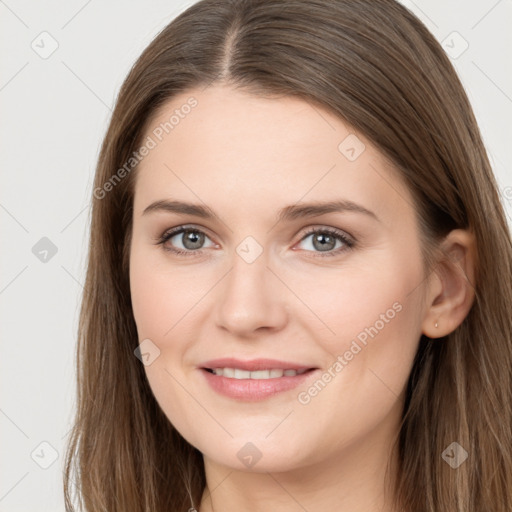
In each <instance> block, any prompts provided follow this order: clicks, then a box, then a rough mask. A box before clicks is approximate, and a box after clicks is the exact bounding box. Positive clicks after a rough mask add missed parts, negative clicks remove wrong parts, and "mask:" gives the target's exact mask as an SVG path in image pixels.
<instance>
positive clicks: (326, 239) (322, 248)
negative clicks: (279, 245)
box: [301, 228, 355, 258]
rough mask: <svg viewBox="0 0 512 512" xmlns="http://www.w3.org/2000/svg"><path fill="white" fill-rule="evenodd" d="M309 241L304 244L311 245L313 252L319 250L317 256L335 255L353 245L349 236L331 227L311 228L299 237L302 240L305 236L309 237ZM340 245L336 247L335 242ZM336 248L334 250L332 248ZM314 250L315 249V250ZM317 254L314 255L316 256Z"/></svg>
mask: <svg viewBox="0 0 512 512" xmlns="http://www.w3.org/2000/svg"><path fill="white" fill-rule="evenodd" d="M311 236H312V238H311V243H309V244H306V245H309V247H313V252H319V253H323V254H318V256H319V257H321V258H323V257H329V256H337V255H339V254H340V253H342V252H345V251H347V250H349V249H352V248H353V247H354V246H355V242H354V241H353V239H352V238H349V237H348V236H347V235H346V234H345V233H343V232H342V231H338V230H337V229H333V228H313V229H310V230H309V231H308V232H307V233H306V234H305V235H304V236H303V237H302V239H301V242H304V241H305V240H306V239H307V238H309V237H311ZM337 242H339V243H340V245H341V247H340V245H338V247H337V248H336V243H337ZM333 249H336V250H333ZM315 250H316V251H315ZM316 256H317V255H315V257H316Z"/></svg>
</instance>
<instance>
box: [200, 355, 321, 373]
mask: <svg viewBox="0 0 512 512" xmlns="http://www.w3.org/2000/svg"><path fill="white" fill-rule="evenodd" d="M200 367H201V368H208V369H213V368H239V369H240V370H248V371H257V370H273V369H281V370H309V369H312V368H314V367H313V366H310V365H304V364H300V363H293V362H290V361H279V360H277V359H251V360H249V361H243V360H241V359H235V358H233V357H223V358H221V359H211V360H210V361H205V362H204V363H202V364H201V365H200Z"/></svg>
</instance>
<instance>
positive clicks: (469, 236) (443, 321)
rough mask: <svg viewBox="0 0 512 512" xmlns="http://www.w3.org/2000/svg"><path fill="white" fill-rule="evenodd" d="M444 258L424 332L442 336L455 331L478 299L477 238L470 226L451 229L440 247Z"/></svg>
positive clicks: (442, 258)
mask: <svg viewBox="0 0 512 512" xmlns="http://www.w3.org/2000/svg"><path fill="white" fill-rule="evenodd" d="M440 255H441V256H440V258H439V261H438V263H437V266H436V268H435V269H434V271H433V275H432V278H433V279H435V280H436V286H432V287H431V292H430V295H429V296H428V297H427V299H428V300H427V311H426V313H425V317H424V319H423V325H422V332H423V334H425V335H426V336H428V337H429V338H441V337H443V336H446V335H448V334H450V333H451V332H453V331H454V330H455V329H456V328H457V327H458V326H459V325H460V324H461V323H462V322H463V321H464V319H465V318H466V316H467V315H468V313H469V311H470V309H471V306H472V305H473V302H474V299H475V275H476V265H477V250H476V239H475V236H474V234H473V233H472V232H471V231H468V230H462V229H455V230H453V231H451V232H450V233H449V234H448V235H447V236H446V238H445V239H444V241H443V242H442V244H441V247H440Z"/></svg>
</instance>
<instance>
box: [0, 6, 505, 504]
mask: <svg viewBox="0 0 512 512" xmlns="http://www.w3.org/2000/svg"><path fill="white" fill-rule="evenodd" d="M192 3H194V2H180V1H177V0H174V1H169V0H167V1H163V0H159V1H157V0H153V1H151V2H142V1H131V2H127V1H124V2H122V1H120V0H110V1H109V2H105V1H103V2H99V1H98V0H89V1H83V0H75V1H68V2H64V1H63V0H60V1H58V0H50V1H47V2H31V3H30V2H22V1H16V0H6V1H3V0H0V38H1V39H0V44H1V46H2V49H3V51H2V59H1V63H0V108H1V114H0V115H1V120H2V122H1V124H0V130H1V131H0V140H1V142H2V144H1V173H2V174H1V179H2V186H1V188H0V222H1V224H0V225H1V228H2V251H1V268H2V272H1V274H0V307H1V318H0V326H1V335H2V347H1V350H2V352H1V357H0V361H1V365H2V366H1V373H0V375H1V379H2V382H1V388H0V389H1V397H0V428H1V435H2V445H1V446H2V451H1V454H0V457H1V460H2V464H1V466H0V511H2V512H7V511H9V512H16V511H23V512H28V511H36V510H37V511H38V512H44V511H64V502H63V498H62V467H63V456H64V447H65V446H64V441H65V435H66V434H67V432H68V430H69V428H70V421H71V418H72V410H73V407H74V400H75V388H74V385H75V384H74V378H75V376H74V357H75V344H76V328H77V320H78V308H79V300H80V294H81V292H82V283H83V282H84V273H85V261H86V249H87V243H88V240H87V239H88V215H89V207H90V197H91V193H92V181H93V176H94V168H95V164H96V159H97V156H98V152H99V147H100V143H101V140H102V138H103V136H104V133H105V130H106V127H107V123H108V120H109V118H110V115H111V109H112V105H113V102H114V99H115V97H116V95H117V93H118V90H119V87H120V86H121V83H122V81H123V80H124V78H125V76H126V74H127V73H128V71H129V69H130V67H131V65H132V64H133V63H134V61H135V60H136V58H137V57H138V56H139V55H140V53H141V52H142V50H143V49H144V48H145V47H146V46H147V44H148V43H149V42H150V41H151V40H152V39H153V37H154V36H155V35H156V34H157V32H158V31H159V30H161V29H162V28H163V27H164V26H165V25H166V24H167V23H169V22H170V21H171V20H172V19H173V18H174V17H175V16H176V15H177V14H178V13H180V12H181V11H183V10H184V9H185V8H186V7H188V6H189V5H191V4H192ZM403 3H405V4H406V5H407V6H408V7H409V8H410V9H411V10H412V11H413V12H414V13H415V14H417V15H418V16H419V17H420V19H421V20H422V21H423V22H424V23H425V24H426V25H427V27H428V28H429V29H430V30H431V32H432V33H433V34H434V35H435V36H436V37H437V39H438V40H439V41H444V47H445V49H446V51H447V52H448V53H451V54H452V56H453V57H454V58H453V63H454V65H455V67H456V69H457V71H458V73H459V76H460V77H461V79H462V82H463V84H464V86H465V88H466V90H467V92H468V95H469V98H470V101H471V102H472V105H473V107H474V111H475V114H476V117H477V119H478V121H479V124H480V127H481V130H482V133H483V137H484V141H485V143H486V146H487V149H488V151H489V155H490V158H491V162H492V164H493V166H494V170H495V174H496V177H497V179H498V182H499V184H500V190H501V193H502V197H503V203H504V205H505V206H506V209H507V215H508V217H509V221H510V219H511V218H512V173H511V171H510V168H511V160H512V151H511V137H510V135H511V134H510V128H509V126H510V118H511V116H512V99H511V98H512V76H511V64H510V62H511V60H512V58H511V53H512V31H510V26H511V21H512V0H499V1H496V0H478V1H476V0H473V1H463V0H458V1H453V0H452V1H446V0H435V1H427V0H414V2H413V1H410V0H408V1H404V2H403ZM43 32H47V33H48V34H49V35H48V34H43V35H41V34H42V33H43ZM453 32H457V33H458V34H453ZM56 44H58V47H57V49H56V50H55V51H54V52H53V53H52V54H51V55H47V54H48V53H49V52H50V51H51V50H52V45H53V46H55V45H56ZM466 44H468V45H469V46H468V48H467V50H466V51H464V52H463V53H461V54H460V55H458V54H459V53H460V52H461V51H462V50H463V49H464V48H465V45H466ZM511 224H512V222H511ZM43 237H47V238H48V239H49V240H50V241H51V242H52V243H53V244H54V245H55V247H56V249H57V252H56V254H55V255H53V256H52V254H51V252H50V253H48V254H47V255H45V254H44V252H43V253H39V255H38V257H36V254H34V252H36V253H38V252H39V251H41V250H42V249H40V248H39V245H36V244H37V243H38V242H39V241H40V239H41V238H43ZM39 243H44V242H39ZM34 246H36V249H35V250H34V251H33V247H34ZM44 257H46V260H47V261H46V262H43V261H41V260H40V259H39V258H44ZM41 443H48V444H43V445H41ZM55 457H57V458H56V459H55V460H54V458H55ZM53 460H54V461H53ZM52 462H53V463H52ZM44 466H48V467H47V469H44Z"/></svg>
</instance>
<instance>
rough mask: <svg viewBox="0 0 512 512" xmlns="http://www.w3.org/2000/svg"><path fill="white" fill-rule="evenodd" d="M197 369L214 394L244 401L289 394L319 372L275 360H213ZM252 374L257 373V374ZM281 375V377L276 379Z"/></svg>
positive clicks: (312, 368)
mask: <svg viewBox="0 0 512 512" xmlns="http://www.w3.org/2000/svg"><path fill="white" fill-rule="evenodd" d="M198 369H199V370H201V374H202V375H203V376H204V378H205V380H206V382H207V384H208V385H209V386H210V387H211V389H213V390H214V391H215V392H217V393H219V394H221V395H223V396H225V397H228V398H231V399H235V400H239V401H244V402H253V401H259V400H264V399H266V398H270V397H271V396H274V395H276V394H278V393H283V392H285V391H289V390H291V389H293V388H295V387H297V386H299V385H300V384H304V383H305V382H306V381H308V380H309V379H311V378H313V377H312V376H313V375H315V376H316V374H317V373H318V372H317V371H316V370H318V368H315V367H312V366H308V365H304V364H302V363H295V362H290V361H278V360H276V359H253V360H250V361H243V360H240V359H234V358H223V359H212V360H210V361H206V362H205V363H203V364H202V365H200V366H199V367H198ZM219 369H222V370H221V371H220V374H216V370H219ZM227 369H229V370H230V371H228V372H227V375H229V376H226V370H227ZM253 372H256V375H254V373H253ZM264 372H269V375H267V376H263V375H261V373H264ZM270 372H271V373H270ZM285 372H286V373H285ZM298 372H300V373H298ZM249 374H250V375H249ZM278 374H280V375H281V376H277V375H278ZM273 375H276V376H275V377H273ZM255 377H256V378H255Z"/></svg>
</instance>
